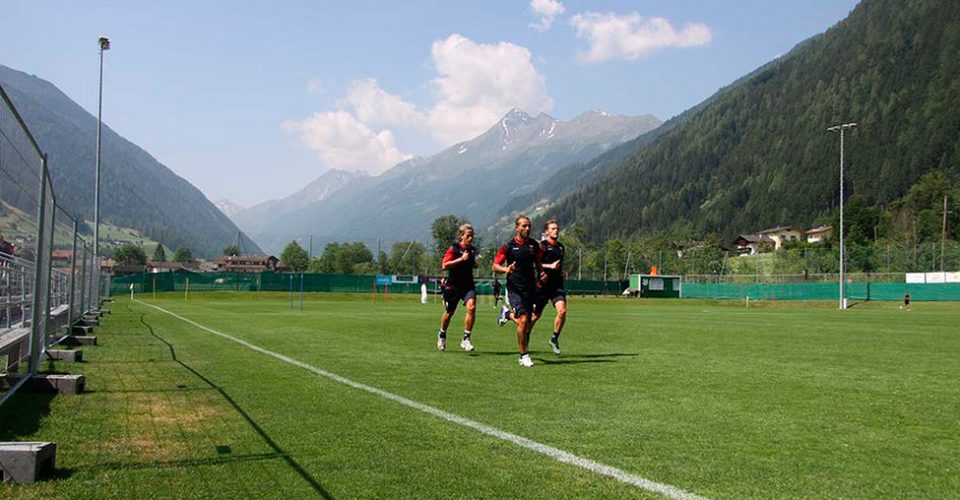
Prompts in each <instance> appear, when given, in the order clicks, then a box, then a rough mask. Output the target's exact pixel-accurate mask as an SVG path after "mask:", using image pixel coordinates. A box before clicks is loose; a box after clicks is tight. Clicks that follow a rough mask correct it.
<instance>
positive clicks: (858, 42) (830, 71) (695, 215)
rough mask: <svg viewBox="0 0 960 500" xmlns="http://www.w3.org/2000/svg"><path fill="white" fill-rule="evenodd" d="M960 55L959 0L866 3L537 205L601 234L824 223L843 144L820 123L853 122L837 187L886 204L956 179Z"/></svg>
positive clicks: (831, 210)
mask: <svg viewBox="0 0 960 500" xmlns="http://www.w3.org/2000/svg"><path fill="white" fill-rule="evenodd" d="M958 54H960V3H958V2H955V1H950V0H906V1H899V0H864V1H862V2H861V3H860V4H858V5H857V7H856V8H855V9H854V10H853V11H852V12H851V13H850V15H849V16H848V17H847V18H846V19H845V20H843V21H841V22H840V23H838V24H837V25H835V26H834V27H832V28H831V29H829V30H828V31H827V32H825V33H823V34H821V35H818V36H815V37H813V38H811V39H809V40H807V41H805V42H803V43H801V44H799V45H798V46H797V47H795V48H794V50H792V51H791V52H789V53H788V54H786V55H784V56H782V57H780V58H778V59H777V60H775V61H772V62H771V63H769V64H767V65H765V66H764V67H762V68H760V69H759V70H757V71H755V72H753V73H752V74H751V75H748V77H745V78H743V79H741V80H740V81H738V82H736V84H735V85H731V86H730V87H728V88H726V89H724V90H723V91H721V92H719V93H718V94H717V95H715V96H713V97H712V98H711V99H709V100H708V101H709V102H705V103H702V104H701V105H698V106H697V107H696V108H695V109H694V110H691V112H688V113H685V115H686V116H684V117H683V119H682V120H679V121H678V122H676V123H673V124H671V123H670V122H668V124H667V125H670V126H667V125H665V126H664V127H661V129H658V130H657V131H656V132H655V133H654V134H655V135H656V138H655V139H654V140H650V141H646V144H643V145H641V147H637V144H627V145H625V146H622V147H621V148H620V149H617V150H614V151H611V152H609V153H607V155H605V163H602V165H601V167H602V168H600V170H601V171H602V172H603V173H602V175H600V176H598V177H595V178H592V179H590V180H589V181H588V182H585V183H584V185H583V187H582V189H578V190H576V191H573V192H569V193H568V194H567V195H566V196H564V197H562V198H560V199H559V200H558V199H557V198H556V197H554V198H553V200H554V202H552V203H551V204H550V205H549V206H548V207H547V209H546V210H545V211H544V214H545V215H546V214H549V216H550V217H556V218H558V219H559V220H560V221H561V222H562V223H563V224H564V225H565V226H571V225H574V226H579V227H581V228H583V230H584V232H585V234H586V235H587V237H589V238H590V239H593V240H598V241H603V240H605V239H608V238H611V237H618V236H619V237H629V236H634V235H638V234H643V233H649V232H656V231H662V232H676V231H689V232H692V233H694V234H697V233H699V234H703V233H707V232H715V233H718V234H722V235H725V236H731V237H732V236H733V235H735V234H737V233H738V232H750V231H756V230H758V229H762V228H764V227H772V226H776V225H783V224H790V225H801V226H809V225H811V224H812V223H813V222H815V221H816V220H821V221H822V220H827V221H829V220H830V217H831V216H832V214H835V210H836V206H837V203H838V201H837V200H838V199H839V190H840V185H839V181H838V169H839V168H838V156H839V149H840V147H839V137H838V136H837V135H836V134H833V133H830V132H828V131H827V128H828V127H831V126H834V125H838V124H841V123H848V122H856V123H858V124H859V126H858V127H857V128H856V129H854V130H852V131H851V132H848V133H847V134H846V141H845V152H844V153H845V162H846V165H845V174H846V175H845V179H844V195H845V197H846V198H848V199H849V198H851V197H859V198H861V199H862V200H864V202H865V203H866V204H867V205H870V206H877V207H884V206H889V205H890V204H892V203H895V202H896V201H897V200H898V199H899V198H900V197H902V196H903V195H904V194H905V193H906V192H907V190H908V189H909V188H910V187H911V186H912V185H914V184H915V183H916V182H917V181H918V179H920V177H921V176H922V175H923V174H925V173H927V172H930V171H932V170H940V171H942V172H944V173H945V174H946V177H947V178H948V179H952V182H953V183H955V184H956V183H957V179H960V113H957V112H956V109H957V103H958V102H960V55H958ZM639 140H640V139H638V141H639ZM628 148H632V149H628ZM601 160H604V158H601V159H599V160H598V161H601ZM551 182H552V181H548V182H547V183H546V184H545V185H550V183H551ZM527 201H529V200H527Z"/></svg>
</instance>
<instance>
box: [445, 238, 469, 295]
mask: <svg viewBox="0 0 960 500" xmlns="http://www.w3.org/2000/svg"><path fill="white" fill-rule="evenodd" d="M464 253H467V254H469V255H470V258H469V259H467V260H466V261H464V262H461V263H459V264H456V265H454V266H453V267H449V268H447V282H446V283H445V284H444V285H443V287H444V288H456V289H459V290H472V289H473V288H474V285H473V268H474V266H475V265H476V263H477V251H476V249H474V248H473V245H470V246H468V247H466V248H464V247H462V246H460V244H459V243H456V244H454V245H451V246H450V248H448V249H447V253H445V254H443V262H444V263H446V262H449V261H451V260H457V259H459V258H460V257H461V256H462V255H463V254H464Z"/></svg>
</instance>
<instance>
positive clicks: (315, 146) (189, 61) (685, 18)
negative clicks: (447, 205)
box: [0, 0, 857, 206]
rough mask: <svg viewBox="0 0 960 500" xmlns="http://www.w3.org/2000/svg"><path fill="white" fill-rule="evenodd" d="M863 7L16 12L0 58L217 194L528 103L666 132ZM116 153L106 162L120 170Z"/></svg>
mask: <svg viewBox="0 0 960 500" xmlns="http://www.w3.org/2000/svg"><path fill="white" fill-rule="evenodd" d="M856 3H857V2H856V1H855V0H804V1H802V2H793V1H786V0H733V1H726V2H718V1H705V0H701V1H695V0H660V1H653V0H649V1H644V0H633V1H626V0H591V1H573V0H570V1H564V0H512V1H506V0H484V1H472V2H467V1H459V0H437V1H421V0H407V1H403V2H389V1H368V0H351V1H342V2H333V1H325V0H280V1H275V2H266V1H261V0H257V1H253V0H231V1H226V0H203V1H197V0H189V1H182V0H164V1H155V0H3V1H2V3H0V12H2V13H3V29H2V30H0V64H3V65H6V66H9V67H11V68H13V69H16V70H19V71H24V72H26V73H30V74H34V75H36V76H38V77H40V78H43V79H45V80H48V81H50V82H52V83H53V84H54V85H56V86H57V87H58V88H60V90H62V91H63V92H64V93H66V94H67V96H69V97H70V98H71V99H73V100H74V101H76V102H77V103H79V104H80V105H81V106H83V107H84V108H85V109H86V110H88V111H90V112H91V114H94V115H96V111H97V100H98V98H97V85H98V76H99V73H98V71H99V44H98V43H97V40H98V38H99V37H100V36H107V37H109V38H110V41H111V48H110V50H109V51H106V52H105V53H104V68H103V73H104V74H103V119H104V122H105V123H106V124H107V125H108V126H110V127H111V128H112V129H113V130H114V131H116V132H117V133H119V134H120V135H122V136H124V137H125V138H127V139H128V140H131V141H133V142H134V143H136V144H137V145H139V146H140V147H142V148H143V149H145V150H146V151H147V152H149V153H150V154H152V155H153V156H154V157H156V158H157V159H158V160H159V161H160V162H161V163H163V164H164V165H166V166H167V167H169V168H170V169H171V170H173V171H174V172H175V173H176V174H178V175H180V176H181V177H183V178H185V179H186V180H188V181H189V182H191V183H192V184H193V185H195V186H197V187H198V188H199V189H200V190H201V191H203V192H204V194H205V195H207V197H208V198H209V199H211V200H212V201H217V200H220V199H228V200H230V201H232V202H234V203H237V204H240V205H242V206H251V205H254V204H256V203H259V202H263V201H266V200H268V199H275V198H282V197H284V196H287V195H290V194H292V193H294V192H296V191H297V190H299V189H301V188H303V187H304V186H305V185H306V184H308V183H309V182H311V181H312V180H314V179H316V178H317V177H318V176H320V175H321V174H323V173H324V172H325V171H327V170H328V169H331V168H338V169H343V170H351V171H365V172H367V173H369V174H371V175H377V174H379V173H382V172H383V171H385V170H386V169H388V168H389V167H391V166H392V165H394V164H396V163H398V162H400V161H403V160H405V159H408V158H411V157H414V156H429V155H432V154H436V153H438V152H440V151H442V150H443V149H444V148H446V147H449V146H451V145H454V144H456V143H458V142H461V141H465V140H469V139H471V138H473V137H475V136H477V135H479V134H481V133H483V132H484V131H485V130H487V129H488V128H489V127H491V126H492V125H493V124H494V123H496V121H497V120H498V119H499V118H501V117H502V116H503V114H505V113H506V112H508V111H509V110H510V109H512V108H515V107H516V108H520V109H522V110H524V111H526V112H528V113H530V114H534V115H535V114H537V113H541V112H542V113H547V114H549V115H550V116H552V117H554V118H557V119H560V120H569V119H572V118H574V117H576V116H577V115H579V114H581V113H583V112H585V111H588V110H601V111H606V112H608V113H613V114H619V115H630V116H637V115H645V114H652V115H654V116H656V117H657V118H659V119H661V120H667V119H669V118H670V117H672V116H674V115H677V114H679V113H681V112H683V111H684V110H686V109H688V108H690V107H692V106H694V105H696V104H697V103H699V102H701V101H703V100H704V99H706V98H707V97H709V96H710V95H712V94H713V93H714V92H716V91H717V90H718V89H720V88H721V87H723V86H725V85H728V84H730V83H731V82H733V81H734V80H736V79H737V78H739V77H741V76H743V75H745V74H746V73H749V72H750V71H752V70H754V69H756V68H757V67H759V66H761V65H763V64H764V63H766V62H768V61H770V60H772V59H774V58H776V57H779V56H781V55H783V54H785V53H787V52H788V51H789V50H790V49H791V48H793V47H794V46H795V45H796V44H798V43H800V42H801V41H803V40H805V39H807V38H809V37H811V36H813V35H816V34H818V33H822V32H823V31H825V30H827V29H828V28H830V27H831V26H833V25H834V24H836V23H837V22H839V21H840V20H842V19H843V18H844V17H846V15H847V14H848V13H849V12H850V10H851V9H853V7H854V6H855V5H856ZM105 161H106V160H105Z"/></svg>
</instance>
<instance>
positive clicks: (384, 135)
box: [283, 111, 411, 175]
mask: <svg viewBox="0 0 960 500" xmlns="http://www.w3.org/2000/svg"><path fill="white" fill-rule="evenodd" d="M283 130H284V131H285V132H289V133H298V134H300V138H301V139H302V140H303V142H304V143H305V144H306V145H307V147H309V148H310V149H312V150H314V151H315V152H316V153H317V154H318V155H319V156H320V158H321V159H323V161H324V162H325V163H326V165H327V166H328V167H331V168H341V169H344V170H363V171H366V172H368V173H370V174H373V175H376V174H379V173H381V172H383V171H384V170H386V169H388V168H390V167H392V166H393V165H395V164H397V163H399V162H401V161H403V160H407V159H409V158H410V157H411V155H409V154H406V153H403V152H401V151H400V150H399V149H397V147H396V145H395V144H394V137H393V132H391V131H389V130H382V131H380V132H374V131H373V130H372V129H371V128H370V127H369V126H367V125H366V124H365V123H363V122H361V121H360V120H357V118H356V117H354V116H353V115H352V114H350V113H347V112H346V111H327V112H322V113H315V114H314V115H313V116H311V117H310V118H307V119H305V120H303V121H300V122H297V121H287V122H284V124H283Z"/></svg>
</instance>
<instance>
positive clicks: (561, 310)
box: [550, 295, 567, 354]
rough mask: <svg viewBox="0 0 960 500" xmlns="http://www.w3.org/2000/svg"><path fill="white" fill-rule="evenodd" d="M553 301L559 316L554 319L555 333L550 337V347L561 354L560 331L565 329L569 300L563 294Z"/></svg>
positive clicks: (555, 352)
mask: <svg viewBox="0 0 960 500" xmlns="http://www.w3.org/2000/svg"><path fill="white" fill-rule="evenodd" d="M559 297H560V298H557V299H556V300H554V302H553V307H554V309H556V310H557V316H556V318H554V320H553V335H552V336H551V337H550V348H551V349H553V352H554V354H560V332H562V331H563V325H564V323H566V321H567V300H566V297H564V296H563V295H560V296H559Z"/></svg>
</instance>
